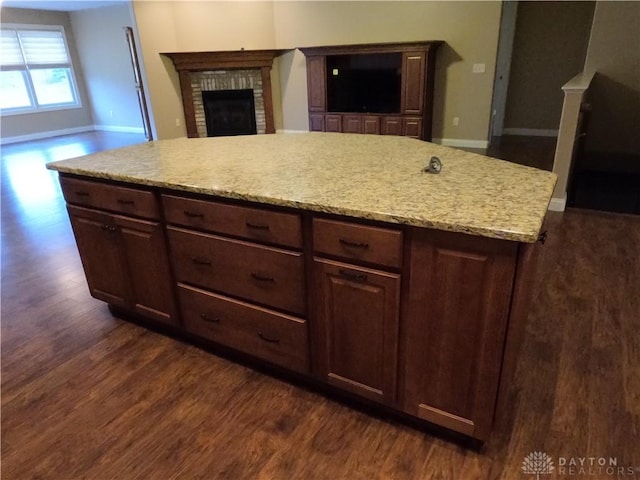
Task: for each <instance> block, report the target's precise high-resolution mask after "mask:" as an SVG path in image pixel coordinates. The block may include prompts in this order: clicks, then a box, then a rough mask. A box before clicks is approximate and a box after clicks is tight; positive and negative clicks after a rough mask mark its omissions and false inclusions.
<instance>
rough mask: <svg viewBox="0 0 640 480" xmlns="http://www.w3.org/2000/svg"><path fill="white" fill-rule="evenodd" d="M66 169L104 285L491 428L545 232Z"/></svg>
mask: <svg viewBox="0 0 640 480" xmlns="http://www.w3.org/2000/svg"><path fill="white" fill-rule="evenodd" d="M407 60H411V61H413V60H414V59H410V58H408V59H407ZM415 61H416V62H418V63H416V64H415V65H418V67H414V65H412V66H411V67H407V68H408V69H415V71H416V74H417V73H418V72H419V70H420V68H421V67H419V60H417V59H416V60H415ZM318 68H319V67H318ZM408 98H409V97H405V100H407V99H408ZM407 101H408V100H407ZM410 103H411V102H408V103H405V104H406V105H409V104H410ZM319 115H323V118H325V119H326V121H327V127H329V125H331V122H334V121H335V124H336V126H338V127H339V130H342V128H343V127H345V129H347V130H352V131H355V130H357V128H356V126H359V128H361V129H363V130H364V131H368V130H376V129H378V128H379V129H380V131H381V133H382V134H392V135H397V134H399V133H398V129H399V128H402V129H403V133H404V134H405V135H407V134H409V133H415V132H416V130H415V129H416V128H417V129H418V130H419V125H420V122H421V121H423V118H422V117H417V116H401V115H399V116H383V117H377V116H373V117H372V118H369V117H368V116H363V117H360V116H357V115H356V116H353V118H350V117H351V115H345V116H341V115H333V114H332V115H326V117H324V114H323V113H319ZM380 119H382V122H379V120H380ZM330 120H331V122H330ZM369 121H370V122H371V124H370V125H369V124H368V122H369ZM411 122H415V123H416V125H418V126H417V127H410V125H412V123H411ZM367 125H369V126H367ZM410 128H414V130H410ZM61 184H62V188H63V192H64V195H65V198H66V199H67V203H68V204H69V205H68V211H69V216H70V218H71V224H72V226H73V230H74V233H75V237H76V242H77V244H78V250H79V252H80V257H81V260H82V264H83V267H84V270H85V273H86V278H87V282H88V284H89V289H90V291H91V294H92V295H93V296H94V297H95V298H98V299H100V300H103V301H105V302H107V303H109V304H111V305H114V306H117V307H120V308H122V309H124V310H127V311H131V312H135V313H137V314H139V315H141V316H143V317H146V318H149V319H153V320H156V321H160V322H164V323H167V324H173V325H174V326H175V327H176V329H175V330H176V331H180V330H182V331H183V332H188V333H189V334H190V335H191V337H187V338H193V335H196V336H198V337H202V338H205V339H208V340H211V341H214V342H216V343H218V344H221V345H225V346H227V347H230V348H232V349H235V350H238V351H241V352H244V353H246V354H249V355H252V356H253V357H255V358H257V359H262V360H264V361H267V362H269V363H271V364H275V365H279V366H280V367H283V368H285V369H288V370H291V371H295V372H298V373H302V374H304V375H307V376H311V375H314V377H315V379H316V380H319V381H321V382H323V383H328V384H330V385H332V386H334V387H337V388H340V389H342V390H345V391H348V392H351V393H352V394H355V395H357V396H360V397H363V398H366V399H368V400H372V401H374V402H377V403H379V404H383V405H386V406H388V407H391V408H392V409H395V410H401V411H403V412H404V413H406V414H409V415H411V416H413V417H416V418H420V419H423V420H426V421H429V422H432V423H434V424H437V425H440V426H442V427H445V428H448V429H450V430H454V431H457V432H460V433H463V434H465V435H468V436H471V437H474V438H476V439H480V440H486V439H487V438H488V437H489V434H490V432H491V428H492V426H493V424H494V421H495V418H496V417H497V416H498V415H500V414H501V410H502V409H504V405H505V403H504V402H505V399H506V398H507V392H508V386H509V380H510V377H511V376H512V373H513V371H514V368H515V360H516V357H517V351H518V344H519V342H520V340H519V339H520V338H521V337H522V332H523V331H524V330H523V328H524V321H525V320H526V312H527V306H528V301H529V300H528V298H529V295H528V292H529V285H530V283H529V282H530V280H531V278H532V276H533V273H534V270H535V263H534V262H535V255H534V252H535V245H533V244H520V243H518V242H512V241H506V240H499V239H493V238H485V237H479V236H474V235H467V234H463V233H452V232H445V231H439V230H434V229H429V228H419V227H409V226H406V225H405V226H400V225H396V224H388V223H382V222H373V221H366V220H355V219H353V218H349V217H340V216H337V215H329V214H321V213H312V212H301V211H300V210H298V209H294V208H278V207H267V206H263V205H257V204H255V203H249V202H241V201H228V200H223V199H220V198H213V197H206V196H202V195H188V194H184V193H182V192H178V191H173V192H171V191H167V190H164V189H163V191H162V194H160V193H159V192H158V191H155V190H153V189H150V188H140V189H137V188H130V187H129V186H125V185H121V184H111V183H109V182H97V181H91V180H84V179H80V178H77V177H71V176H63V177H61ZM160 198H161V201H160V200H159V199H160ZM167 241H168V242H169V246H170V247H171V248H170V249H169V248H168V245H167ZM169 251H170V255H169V254H168V252H169ZM171 266H172V267H173V268H171ZM174 276H175V278H174ZM176 298H177V299H178V304H177V305H176V302H175V300H174V299H176ZM178 314H180V318H181V321H180V320H179V317H178ZM307 319H308V320H307Z"/></svg>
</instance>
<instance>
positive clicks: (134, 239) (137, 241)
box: [115, 216, 177, 323]
mask: <svg viewBox="0 0 640 480" xmlns="http://www.w3.org/2000/svg"><path fill="white" fill-rule="evenodd" d="M115 223H116V224H117V225H118V228H119V231H120V236H121V244H122V249H123V255H124V256H125V259H126V264H127V266H128V271H129V275H130V278H131V288H132V307H133V309H134V311H136V312H137V313H139V314H141V315H145V316H147V317H151V318H154V319H156V320H159V321H161V322H164V323H177V316H176V312H175V303H174V298H173V291H172V284H171V274H170V273H169V260H168V258H167V249H166V245H165V240H164V233H163V231H162V226H161V225H160V224H159V223H157V222H148V221H144V220H134V219H132V218H125V217H120V216H117V217H115Z"/></svg>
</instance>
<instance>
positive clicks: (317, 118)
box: [309, 113, 324, 132]
mask: <svg viewBox="0 0 640 480" xmlns="http://www.w3.org/2000/svg"><path fill="white" fill-rule="evenodd" d="M309 131H310V132H324V114H323V113H310V114H309Z"/></svg>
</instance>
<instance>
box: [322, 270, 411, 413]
mask: <svg viewBox="0 0 640 480" xmlns="http://www.w3.org/2000/svg"><path fill="white" fill-rule="evenodd" d="M314 268H315V272H314V274H315V282H316V287H317V288H318V292H319V293H318V312H317V321H318V334H319V345H318V352H319V359H318V360H319V368H320V372H321V375H322V376H323V377H324V379H325V380H326V381H327V382H328V383H330V384H332V385H335V386H337V387H340V388H343V389H345V390H348V391H350V392H353V393H356V394H358V395H361V396H363V397H366V398H369V399H371V400H375V401H378V402H381V403H385V404H389V405H390V404H393V402H394V401H395V394H396V369H397V355H398V315H399V298H400V297H399V295H400V275H397V274H393V273H386V272H381V271H378V270H371V269H367V268H361V267H356V266H353V265H349V264H344V263H339V262H333V261H330V260H323V259H317V258H316V260H315V267H314Z"/></svg>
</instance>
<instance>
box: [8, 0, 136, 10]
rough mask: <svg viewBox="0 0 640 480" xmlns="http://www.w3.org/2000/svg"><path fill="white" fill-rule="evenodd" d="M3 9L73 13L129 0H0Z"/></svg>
mask: <svg viewBox="0 0 640 480" xmlns="http://www.w3.org/2000/svg"><path fill="white" fill-rule="evenodd" d="M0 1H1V2H2V6H3V7H12V8H33V9H36V10H57V11H60V12H73V11H76V10H86V9H88V8H99V7H109V6H111V5H115V4H119V3H126V2H129V0H0Z"/></svg>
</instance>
